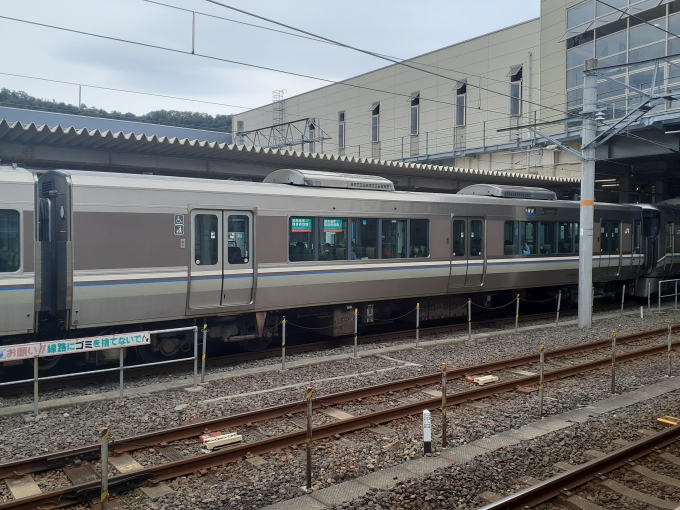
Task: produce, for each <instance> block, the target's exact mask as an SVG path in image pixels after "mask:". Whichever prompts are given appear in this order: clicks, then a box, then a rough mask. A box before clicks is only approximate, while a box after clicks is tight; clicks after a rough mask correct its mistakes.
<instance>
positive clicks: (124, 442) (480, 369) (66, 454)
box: [0, 328, 667, 508]
mask: <svg viewBox="0 0 680 510" xmlns="http://www.w3.org/2000/svg"><path fill="white" fill-rule="evenodd" d="M666 332H667V329H666V328H663V329H658V330H653V331H646V332H642V333H636V334H633V335H627V336H622V337H620V338H618V339H617V340H618V342H619V344H625V343H630V342H635V341H640V340H645V339H649V338H654V337H656V336H660V335H663V334H665V333H666ZM609 345H611V341H610V340H609V339H606V340H598V341H596V342H590V343H587V344H579V345H574V346H571V347H565V348H562V349H557V350H554V351H550V352H549V353H548V354H549V358H548V357H547V356H546V359H554V358H558V357H564V356H569V355H573V354H579V353H583V352H588V351H592V350H596V349H601V348H605V347H609ZM664 346H665V347H666V348H667V346H666V344H664ZM538 359H539V355H538V354H530V355H527V356H520V357H517V358H512V359H505V360H500V361H492V362H489V363H484V364H481V365H475V366H468V367H463V368H459V369H452V370H449V371H448V372H447V380H455V379H458V378H460V377H464V376H466V375H470V374H475V375H476V374H480V373H485V372H494V371H498V370H504V369H507V368H513V367H518V366H523V365H527V364H529V363H536V362H538ZM576 366H578V365H576ZM551 373H554V372H551ZM546 380H547V379H546ZM440 381H441V374H440V373H434V374H428V375H424V376H418V377H412V378H408V379H401V380H397V381H392V382H387V383H383V384H376V385H372V386H367V387H365V388H359V389H356V390H348V391H343V392H338V393H332V394H329V395H324V396H322V397H319V398H317V399H315V400H314V402H313V408H314V409H319V408H323V407H326V406H329V405H335V404H342V403H345V402H350V401H352V400H356V399H358V398H368V397H373V396H377V395H381V394H384V393H388V392H390V391H392V392H394V391H403V390H407V389H411V388H415V387H419V386H423V387H424V386H430V385H434V384H438V383H439V382H440ZM518 381H524V379H513V380H511V381H509V383H510V384H511V385H512V384H517V383H518ZM501 384H502V383H501ZM526 384H532V383H528V382H527V383H526ZM490 387H494V388H498V387H499V384H495V385H493V386H490ZM467 393H468V392H460V393H458V394H456V395H465V394H467ZM449 398H453V396H452V397H449ZM477 398H483V397H477ZM303 404H304V402H302V401H295V402H290V403H288V404H281V405H278V406H273V407H268V408H265V409H259V410H256V411H249V412H245V413H239V414H235V415H231V416H225V417H221V418H215V419H212V420H204V421H200V422H197V423H191V424H187V425H181V426H179V427H173V428H170V429H165V430H160V431H156V432H150V433H148V434H141V435H138V436H132V437H128V438H123V439H120V440H118V441H111V446H110V448H111V450H113V451H114V452H116V453H124V452H128V451H134V450H138V449H140V448H144V447H148V446H153V445H156V444H158V443H163V442H165V443H170V442H173V441H178V440H182V439H187V438H190V437H196V436H199V435H201V434H203V433H204V432H205V431H206V430H217V429H229V428H234V427H239V426H243V425H246V424H248V423H255V422H260V421H265V420H270V419H275V418H280V417H282V416H285V415H286V414H291V413H299V412H302V411H303V410H304V407H303ZM452 405H453V404H452ZM98 455H99V445H98V444H97V445H89V446H84V447H81V448H78V449H77V450H66V451H63V452H55V453H51V454H47V455H41V456H36V457H31V458H28V459H22V460H17V461H12V462H7V463H3V464H0V479H3V478H9V477H11V476H14V475H15V474H29V473H36V472H40V471H47V470H51V469H58V468H60V467H63V466H66V465H67V464H69V463H71V462H73V460H74V459H75V458H80V459H81V460H87V459H91V458H98ZM0 508H1V507H0Z"/></svg>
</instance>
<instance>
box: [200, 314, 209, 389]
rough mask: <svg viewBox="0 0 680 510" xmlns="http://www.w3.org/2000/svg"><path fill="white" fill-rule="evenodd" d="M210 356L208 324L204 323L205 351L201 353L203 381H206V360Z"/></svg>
mask: <svg viewBox="0 0 680 510" xmlns="http://www.w3.org/2000/svg"><path fill="white" fill-rule="evenodd" d="M207 357H208V325H207V324H206V323H205V322H204V323H203V353H202V354H201V382H202V383H204V382H205V360H206V358H207Z"/></svg>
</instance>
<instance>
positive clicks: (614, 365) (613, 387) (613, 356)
mask: <svg viewBox="0 0 680 510" xmlns="http://www.w3.org/2000/svg"><path fill="white" fill-rule="evenodd" d="M612 393H616V331H614V332H613V333H612Z"/></svg>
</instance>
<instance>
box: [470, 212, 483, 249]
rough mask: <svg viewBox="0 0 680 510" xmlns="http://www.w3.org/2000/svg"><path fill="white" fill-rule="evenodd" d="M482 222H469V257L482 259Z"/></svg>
mask: <svg viewBox="0 0 680 510" xmlns="http://www.w3.org/2000/svg"><path fill="white" fill-rule="evenodd" d="M482 239H483V237H482V221H481V220H470V256H471V257H482V256H483V255H484V252H483V244H482Z"/></svg>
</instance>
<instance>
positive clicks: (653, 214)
mask: <svg viewBox="0 0 680 510" xmlns="http://www.w3.org/2000/svg"><path fill="white" fill-rule="evenodd" d="M660 216H661V214H660V213H659V211H655V210H653V209H644V210H643V211H642V235H643V236H644V237H657V236H658V235H659V231H660V230H661V218H660Z"/></svg>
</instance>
